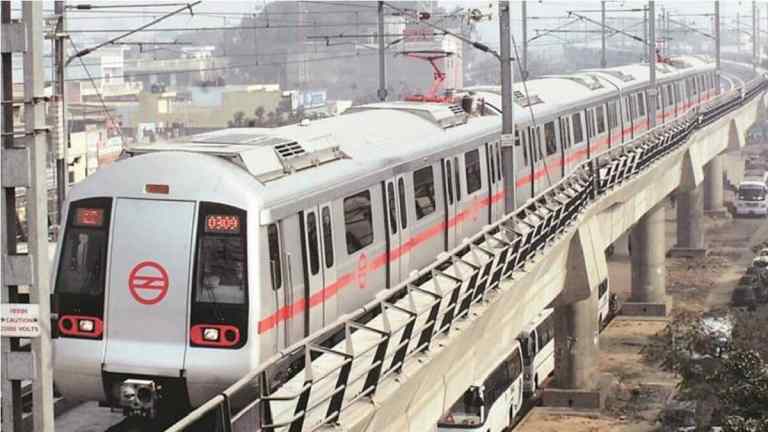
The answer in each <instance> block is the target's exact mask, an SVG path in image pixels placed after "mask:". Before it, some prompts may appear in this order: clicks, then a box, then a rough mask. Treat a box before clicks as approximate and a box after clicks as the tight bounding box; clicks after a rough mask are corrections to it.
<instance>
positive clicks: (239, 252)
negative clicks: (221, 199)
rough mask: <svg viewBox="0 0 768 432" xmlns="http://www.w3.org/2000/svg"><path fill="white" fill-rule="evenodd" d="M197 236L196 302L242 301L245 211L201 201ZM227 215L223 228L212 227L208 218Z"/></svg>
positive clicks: (243, 301) (244, 270) (244, 267)
mask: <svg viewBox="0 0 768 432" xmlns="http://www.w3.org/2000/svg"><path fill="white" fill-rule="evenodd" d="M200 215H201V217H200V222H199V224H200V229H199V230H198V233H199V234H198V239H197V254H196V256H197V265H196V269H197V270H196V271H197V275H196V278H195V296H194V299H195V301H196V302H200V303H229V304H245V302H246V293H247V289H246V261H245V239H246V238H247V237H246V231H245V212H243V211H241V210H238V209H234V208H232V207H228V206H223V205H219V204H206V203H203V204H201V209H200ZM211 217H216V218H226V219H227V220H228V224H227V226H226V227H225V228H223V229H219V228H218V227H216V228H211V225H210V223H207V222H210V218H211Z"/></svg>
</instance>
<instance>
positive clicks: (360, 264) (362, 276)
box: [357, 252, 368, 289]
mask: <svg viewBox="0 0 768 432" xmlns="http://www.w3.org/2000/svg"><path fill="white" fill-rule="evenodd" d="M367 276H368V257H367V256H365V252H363V253H362V254H360V258H358V260H357V286H358V287H360V289H363V288H365V287H366V286H367V285H368V279H367Z"/></svg>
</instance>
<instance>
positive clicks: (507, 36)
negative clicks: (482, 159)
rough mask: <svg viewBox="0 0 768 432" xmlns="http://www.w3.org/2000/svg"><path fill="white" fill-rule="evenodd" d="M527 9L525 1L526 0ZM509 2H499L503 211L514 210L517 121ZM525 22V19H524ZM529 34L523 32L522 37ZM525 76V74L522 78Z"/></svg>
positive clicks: (509, 211)
mask: <svg viewBox="0 0 768 432" xmlns="http://www.w3.org/2000/svg"><path fill="white" fill-rule="evenodd" d="M523 8H525V2H523ZM509 21H510V19H509V1H507V0H502V1H500V2H499V37H500V39H501V40H500V44H499V45H500V46H499V51H500V53H499V54H500V57H501V59H500V60H501V157H502V164H501V166H502V173H503V174H504V187H505V189H506V192H505V193H504V210H505V211H506V212H507V213H511V212H512V211H514V210H515V156H514V155H515V124H514V122H513V115H512V109H513V104H512V47H511V46H510V45H511V42H512V34H511V32H510V28H509ZM523 22H525V18H523ZM525 38H526V35H525V34H523V39H525ZM523 79H525V77H523Z"/></svg>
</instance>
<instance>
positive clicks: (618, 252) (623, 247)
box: [613, 231, 630, 258]
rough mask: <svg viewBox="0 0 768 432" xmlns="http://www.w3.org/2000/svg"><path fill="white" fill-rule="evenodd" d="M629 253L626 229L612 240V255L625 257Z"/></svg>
mask: <svg viewBox="0 0 768 432" xmlns="http://www.w3.org/2000/svg"><path fill="white" fill-rule="evenodd" d="M629 255H630V254H629V231H627V232H625V233H624V234H622V235H620V236H619V238H617V239H616V241H615V242H613V256H615V257H623V258H626V257H628V256H629Z"/></svg>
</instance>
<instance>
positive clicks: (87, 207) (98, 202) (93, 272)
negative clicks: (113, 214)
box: [56, 199, 111, 296]
mask: <svg viewBox="0 0 768 432" xmlns="http://www.w3.org/2000/svg"><path fill="white" fill-rule="evenodd" d="M110 207H111V200H109V199H91V200H83V201H79V202H75V203H72V205H71V207H70V211H69V216H68V218H67V226H66V232H65V234H64V242H63V244H62V247H61V259H60V261H59V273H58V276H57V279H56V292H57V293H68V294H85V295H94V296H96V295H101V294H102V293H103V292H104V277H105V275H106V273H105V270H106V262H107V232H108V228H109V211H110Z"/></svg>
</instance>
